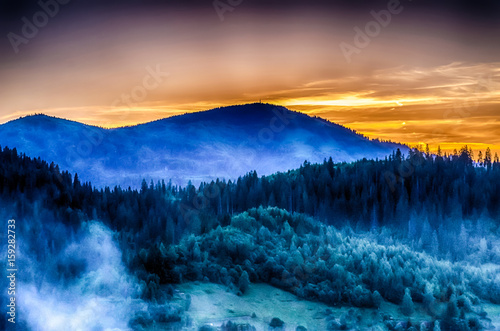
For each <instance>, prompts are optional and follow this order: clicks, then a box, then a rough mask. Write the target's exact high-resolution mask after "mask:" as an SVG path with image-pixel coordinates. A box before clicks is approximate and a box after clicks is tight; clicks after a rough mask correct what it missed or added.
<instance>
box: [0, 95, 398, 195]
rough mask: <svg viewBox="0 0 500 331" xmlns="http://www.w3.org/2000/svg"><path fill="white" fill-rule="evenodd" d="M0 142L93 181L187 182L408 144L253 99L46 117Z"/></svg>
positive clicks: (1, 129)
mask: <svg viewBox="0 0 500 331" xmlns="http://www.w3.org/2000/svg"><path fill="white" fill-rule="evenodd" d="M0 145H1V146H2V147H4V146H8V147H10V148H14V147H15V148H17V150H18V151H19V152H23V153H25V154H26V155H28V156H32V157H41V158H42V159H43V160H46V161H48V162H54V163H56V164H58V165H59V166H60V168H61V169H64V170H68V171H70V172H73V173H75V172H76V173H78V174H79V175H80V177H81V178H82V179H85V180H89V181H91V182H92V184H93V185H97V186H104V185H108V186H114V185H121V186H124V187H127V186H132V187H138V186H139V185H140V182H141V180H142V179H143V178H146V180H147V181H148V182H149V180H150V179H153V180H154V181H155V182H156V181H157V180H159V179H165V180H169V179H172V182H173V183H174V184H180V185H185V184H187V182H188V181H189V180H192V182H193V183H199V182H201V181H206V180H210V179H215V178H226V179H234V178H237V176H240V175H243V174H245V173H247V172H249V171H252V170H256V171H257V173H258V174H261V175H269V174H272V173H274V172H277V171H286V170H289V169H294V168H297V167H299V166H300V165H301V164H302V163H303V162H304V161H305V160H308V161H309V162H313V163H314V162H322V161H323V160H324V159H325V158H326V159H328V158H329V157H332V159H333V161H334V162H342V161H347V162H350V161H355V160H357V159H362V158H365V157H366V158H372V159H374V158H377V157H378V158H384V157H385V156H387V155H388V154H390V153H392V152H393V151H394V150H395V149H396V148H398V147H399V148H401V149H402V150H404V151H405V150H406V147H405V146H401V145H397V144H391V143H382V142H379V141H370V140H369V139H367V138H365V137H363V136H361V135H359V134H356V133H355V132H353V131H351V130H349V129H347V128H345V127H342V126H340V125H337V124H334V123H330V122H327V121H325V120H322V119H318V118H312V117H309V116H307V115H305V114H302V113H298V112H292V111H289V110H287V109H286V108H283V107H278V106H273V105H268V104H250V105H243V106H232V107H226V108H217V109H212V110H209V111H204V112H198V113H191V114H185V115H181V116H174V117H170V118H166V119H162V120H158V121H154V122H150V123H146V124H141V125H137V126H131V127H124V128H117V129H103V128H98V127H94V126H89V125H85V124H81V123H78V122H73V121H68V120H64V119H60V118H54V117H48V116H45V115H34V116H28V117H24V118H20V119H17V120H14V121H11V122H8V123H6V124H3V125H1V126H0Z"/></svg>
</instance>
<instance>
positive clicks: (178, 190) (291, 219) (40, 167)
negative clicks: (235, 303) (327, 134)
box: [0, 147, 500, 330]
mask: <svg viewBox="0 0 500 331" xmlns="http://www.w3.org/2000/svg"><path fill="white" fill-rule="evenodd" d="M499 183H500V162H499V160H498V157H497V156H496V155H495V156H492V155H491V152H490V151H489V150H488V151H486V153H485V155H484V157H483V155H482V153H480V155H479V161H478V162H475V161H473V153H472V151H471V150H470V149H468V148H467V147H464V148H462V149H461V150H460V151H459V152H456V153H454V154H452V155H441V153H438V155H431V154H430V153H428V152H427V153H425V152H422V151H419V150H417V149H414V150H412V151H410V153H409V155H402V154H401V153H400V152H399V150H398V151H397V152H394V153H393V154H392V155H390V156H388V157H387V158H386V159H384V160H360V161H357V162H353V163H340V164H337V163H334V162H333V161H332V159H331V158H330V159H329V160H325V161H324V162H323V163H322V164H310V163H308V162H307V161H306V162H304V164H303V165H302V166H301V167H300V168H299V169H296V170H292V171H288V172H286V173H277V174H274V175H272V176H265V177H259V176H258V174H257V173H255V172H251V173H249V174H247V175H245V176H243V177H240V178H238V180H237V181H234V182H233V181H227V182H226V181H224V180H217V181H213V182H211V183H203V184H201V185H199V187H195V186H193V185H191V184H189V185H187V187H178V186H175V185H172V184H170V183H166V182H163V181H162V182H158V183H153V182H151V183H149V184H148V183H147V182H146V181H143V183H142V186H141V189H140V190H132V189H130V188H128V189H124V188H120V187H115V188H108V187H106V188H93V187H92V185H91V183H86V182H81V181H80V179H79V178H78V176H77V175H76V174H75V175H71V174H69V173H68V172H64V171H63V172H61V171H60V169H59V168H58V166H57V165H55V164H53V163H52V164H48V163H47V162H45V161H43V160H40V159H32V158H29V157H27V156H25V155H23V154H19V153H18V152H17V151H16V149H8V148H4V149H3V150H1V151H0V194H1V201H2V206H3V207H4V210H3V211H2V212H3V213H4V216H5V217H9V218H15V219H18V220H26V221H25V224H23V225H21V227H24V229H21V231H24V232H23V238H24V241H25V242H29V245H28V246H29V250H30V252H31V254H32V255H34V256H36V257H37V259H39V260H40V261H42V262H44V261H45V260H44V259H47V257H48V256H51V255H54V254H56V253H57V251H58V249H61V247H63V246H64V244H65V242H66V241H67V240H68V238H71V237H72V235H73V234H74V233H75V232H76V231H77V229H78V228H79V227H81V226H82V224H85V222H87V221H89V220H99V221H101V222H103V223H104V224H105V225H106V226H108V227H109V228H110V229H112V230H113V231H115V233H116V238H117V241H118V242H119V245H120V248H121V250H122V253H123V261H124V262H125V264H126V266H127V267H128V268H129V269H130V270H131V271H132V272H133V273H134V274H135V275H137V277H138V278H139V279H140V280H141V282H142V288H143V292H142V297H143V298H144V299H147V300H151V301H154V302H167V301H168V300H169V298H171V295H172V289H171V288H170V287H168V288H167V290H165V287H164V285H165V284H175V283H179V282H183V281H186V280H201V281H212V282H217V283H221V284H225V285H227V286H228V288H231V289H233V290H234V291H235V292H239V293H244V292H245V290H246V288H247V286H248V284H249V283H250V282H266V283H270V284H273V285H275V286H277V287H280V288H283V289H285V290H287V291H290V292H293V293H295V294H296V295H298V296H299V297H302V298H307V299H311V300H318V301H322V302H325V303H328V304H331V305H352V306H356V307H377V306H378V305H380V302H381V301H382V300H387V301H390V302H393V303H396V304H400V305H401V307H402V308H401V309H402V310H404V313H405V315H408V316H411V314H412V312H413V302H418V303H422V304H423V305H424V307H425V309H426V311H427V312H428V314H429V316H431V317H432V319H433V320H432V321H431V323H434V324H433V325H434V326H436V325H437V324H436V323H437V322H434V320H436V321H439V325H440V327H441V329H463V330H469V329H471V330H474V329H480V328H481V323H482V322H480V321H479V318H481V317H484V316H485V313H484V312H482V311H480V310H478V309H479V308H475V307H474V306H475V305H477V304H479V303H480V302H481V300H488V301H491V302H493V303H497V304H498V303H500V302H499V301H498V300H499V298H500V281H499V280H500V277H499V276H498V274H497V273H495V271H491V272H490V271H488V270H483V269H481V268H478V267H477V266H479V264H481V263H493V264H499V263H500V249H499V248H498V245H496V244H498V237H499V225H500V213H499V212H500V210H499V208H500V185H499ZM21 224H22V223H21ZM45 262H47V263H49V260H46V261H45ZM466 263H467V264H466ZM471 264H474V265H476V267H474V266H472V265H471ZM82 268H83V269H84V266H81V265H79V264H78V263H76V262H71V261H65V262H64V263H61V264H60V265H56V266H55V268H53V269H52V270H56V271H57V272H54V274H53V275H52V277H53V278H54V279H58V278H60V279H59V280H61V281H69V280H70V279H71V278H72V277H77V276H78V274H79V272H81V270H82ZM49 276H50V275H49ZM176 314H177V315H178V314H180V313H179V312H178V311H175V310H174V311H173V312H172V314H171V315H168V316H163V317H162V318H163V319H164V320H176V318H177V316H176ZM148 318H149V319H152V318H153V317H151V316H149V317H147V316H142V315H141V316H139V317H138V318H137V319H135V320H133V321H132V322H131V323H132V324H133V325H134V327H137V328H140V327H141V326H147V325H148V323H149V322H148V321H149V319H148ZM339 323H340V322H338V321H335V320H333V321H332V329H335V328H336V327H337V326H338V327H341V326H339V325H337V324H339ZM391 323H392V324H391ZM393 324H394V325H393ZM386 325H387V327H388V328H389V329H391V328H395V327H396V326H395V322H393V321H391V320H390V319H387V321H386ZM343 327H347V326H346V325H344V326H343ZM406 327H408V328H410V327H411V323H410V324H407V325H406Z"/></svg>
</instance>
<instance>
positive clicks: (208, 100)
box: [0, 0, 500, 152]
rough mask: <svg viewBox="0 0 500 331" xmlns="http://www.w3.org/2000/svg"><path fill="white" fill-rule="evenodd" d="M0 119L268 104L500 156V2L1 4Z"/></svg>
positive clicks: (363, 129) (139, 117)
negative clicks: (492, 151)
mask: <svg viewBox="0 0 500 331" xmlns="http://www.w3.org/2000/svg"><path fill="white" fill-rule="evenodd" d="M0 32H1V33H2V34H3V37H2V38H1V41H0V86H1V89H0V123H5V122H7V121H9V120H12V119H15V118H18V117H20V116H24V115H28V114H33V113H44V114H48V115H53V116H58V117H63V118H67V119H71V120H76V121H80V122H84V123H87V124H93V125H99V126H103V127H118V126H124V125H134V124H137V123H143V122H147V121H151V120H155V119H159V118H163V117H168V116H172V115H177V114H182V113H186V112H192V111H201V110H207V109H211V108H214V107H219V106H225V105H232V104H242V103H250V102H256V101H260V100H262V102H266V103H274V104H280V105H283V106H286V107H288V108H290V109H292V110H297V111H302V112H304V113H307V114H309V115H312V116H320V117H323V118H326V119H328V120H330V121H333V122H336V123H339V124H342V125H345V126H347V127H349V128H352V129H355V130H357V131H358V132H360V133H363V134H365V135H367V136H369V137H371V138H381V139H386V140H392V141H397V142H403V143H408V144H412V145H414V144H419V143H428V144H430V146H431V148H432V149H435V148H436V147H437V145H440V146H441V147H442V148H443V149H444V150H452V149H453V148H457V149H458V148H460V147H461V146H463V145H464V144H467V145H469V146H470V147H472V148H473V149H474V150H485V149H486V147H487V146H489V147H491V148H492V149H493V150H495V151H499V152H500V40H499V38H498V36H500V3H499V2H498V1H493V0H492V1H488V0H475V1H473V0H453V1H452V0H443V1H439V2H437V1H431V0H420V1H419V0H401V1H398V0H390V1H378V0H375V1H368V0H365V1H362V0H359V1H347V0H341V1H338V0H337V1H334V0H332V1H326V0H325V1H315V0H312V1H307V2H306V1H299V0H289V1H277V0H274V1H273V0H271V1H264V0H262V1H259V0H254V1H252V0H215V1H213V0H199V1H180V0H176V1H169V0H163V1H154V0H145V1H138V0H122V1H111V0H101V1H97V0H85V1H84V0H59V2H56V0H41V1H40V2H37V1H23V0H17V1H15V0H1V1H0Z"/></svg>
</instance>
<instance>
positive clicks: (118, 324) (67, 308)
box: [17, 222, 147, 331]
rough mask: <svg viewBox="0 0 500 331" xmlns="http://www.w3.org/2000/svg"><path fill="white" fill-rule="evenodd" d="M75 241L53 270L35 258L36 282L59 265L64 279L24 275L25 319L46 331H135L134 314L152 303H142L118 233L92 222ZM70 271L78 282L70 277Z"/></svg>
mask: <svg viewBox="0 0 500 331" xmlns="http://www.w3.org/2000/svg"><path fill="white" fill-rule="evenodd" d="M75 237H76V238H79V239H77V240H75V241H74V242H72V241H69V242H68V244H67V246H66V247H64V249H63V250H62V251H61V252H60V254H58V255H56V256H54V257H53V259H52V260H51V263H50V266H48V265H46V264H43V265H42V264H41V263H40V262H37V261H36V259H32V260H30V262H29V264H31V266H30V270H31V271H32V272H33V274H32V275H31V276H32V277H34V278H33V279H36V278H38V279H39V278H40V277H41V276H42V275H44V274H45V272H46V270H47V268H50V267H54V266H59V267H60V269H59V270H58V271H57V273H58V275H59V276H60V277H62V278H63V279H60V280H59V281H54V280H50V278H46V277H45V280H43V281H40V282H38V281H29V277H23V281H21V282H20V283H19V285H18V289H19V290H18V295H17V301H18V303H19V309H20V316H21V318H22V319H23V320H25V321H26V323H27V325H28V326H29V327H30V328H31V329H33V330H40V331H45V330H47V331H48V330H82V331H83V330H84V331H86V330H129V327H128V321H129V319H130V318H131V317H132V316H133V313H134V312H135V311H138V310H145V309H146V308H147V305H146V303H145V302H143V301H142V300H140V299H137V297H138V294H139V293H140V287H139V286H138V285H137V280H136V279H134V277H133V276H131V275H129V274H128V272H127V270H126V268H125V266H124V265H123V263H122V260H121V252H120V250H119V248H118V247H117V246H116V244H115V242H114V240H113V237H112V232H111V231H110V230H109V229H107V228H106V227H105V226H104V225H103V224H101V223H98V222H91V223H88V224H87V225H86V226H84V227H82V229H81V230H80V231H79V232H78V233H77V234H76V235H75ZM25 258H28V257H27V256H25ZM25 264H26V263H25ZM29 264H28V265H29ZM68 266H69V267H68ZM65 267H67V268H65ZM78 269H79V270H78ZM68 270H69V272H73V273H74V274H75V275H74V278H73V275H72V276H71V277H66V279H64V278H65V277H64V276H63V275H64V274H65V273H66V272H68ZM27 281H28V282H27ZM37 283H38V284H37Z"/></svg>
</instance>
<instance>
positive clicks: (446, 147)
mask: <svg viewBox="0 0 500 331" xmlns="http://www.w3.org/2000/svg"><path fill="white" fill-rule="evenodd" d="M251 105H268V106H273V107H284V108H286V109H288V110H291V111H294V112H299V113H302V114H304V115H306V116H309V117H311V118H314V117H319V118H321V119H323V120H326V121H328V122H329V123H332V124H336V125H340V126H342V127H345V128H347V129H350V130H353V131H354V132H355V133H356V134H358V135H361V136H363V137H365V138H367V139H369V140H380V141H385V142H390V143H395V144H400V145H404V146H406V147H408V148H411V149H413V148H417V149H419V150H421V151H425V149H426V145H428V146H429V149H430V151H431V153H432V154H434V155H436V154H437V152H438V148H440V149H441V152H442V153H443V154H448V155H452V154H453V153H454V152H455V151H460V149H461V148H463V147H465V146H467V147H468V148H469V149H472V150H473V152H479V151H481V152H483V155H484V152H485V151H486V149H487V148H488V147H489V148H490V150H491V152H492V155H495V153H498V154H500V145H499V146H495V145H486V144H485V145H482V146H480V147H482V148H478V145H477V144H467V143H465V144H460V143H451V144H439V143H437V144H435V145H433V146H431V144H427V143H425V142H420V143H413V144H412V143H407V142H401V141H395V140H390V139H381V138H379V137H373V136H368V135H366V134H364V133H363V132H359V131H358V130H356V129H353V128H351V127H349V126H347V125H344V124H340V123H336V122H332V121H330V120H329V119H327V118H324V117H321V116H318V115H311V114H308V113H305V112H301V111H298V110H294V109H290V108H288V107H285V106H283V105H278V104H272V103H267V102H262V101H259V102H251V103H243V104H234V105H227V106H219V107H215V108H210V109H204V110H196V111H192V112H184V113H179V114H173V115H169V116H167V117H159V118H154V119H151V120H149V121H146V122H138V123H134V124H129V125H122V126H111V127H105V126H100V125H98V124H94V123H91V122H89V123H87V122H85V121H80V120H78V119H71V118H67V117H63V116H62V115H50V114H46V113H30V114H26V115H21V116H19V117H17V118H13V119H10V120H8V121H6V122H3V123H0V126H2V125H4V124H7V123H9V122H13V121H16V120H19V119H23V118H26V117H34V116H47V117H51V118H56V119H60V120H65V121H71V122H76V123H79V124H83V125H89V126H93V127H97V128H101V129H105V130H111V129H120V128H129V127H135V126H140V125H147V124H149V123H153V122H157V121H161V120H165V119H169V118H174V117H178V116H184V115H188V114H195V113H202V112H207V111H212V110H216V109H223V108H228V107H237V106H251ZM473 158H474V159H475V160H477V154H476V153H474V155H473Z"/></svg>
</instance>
